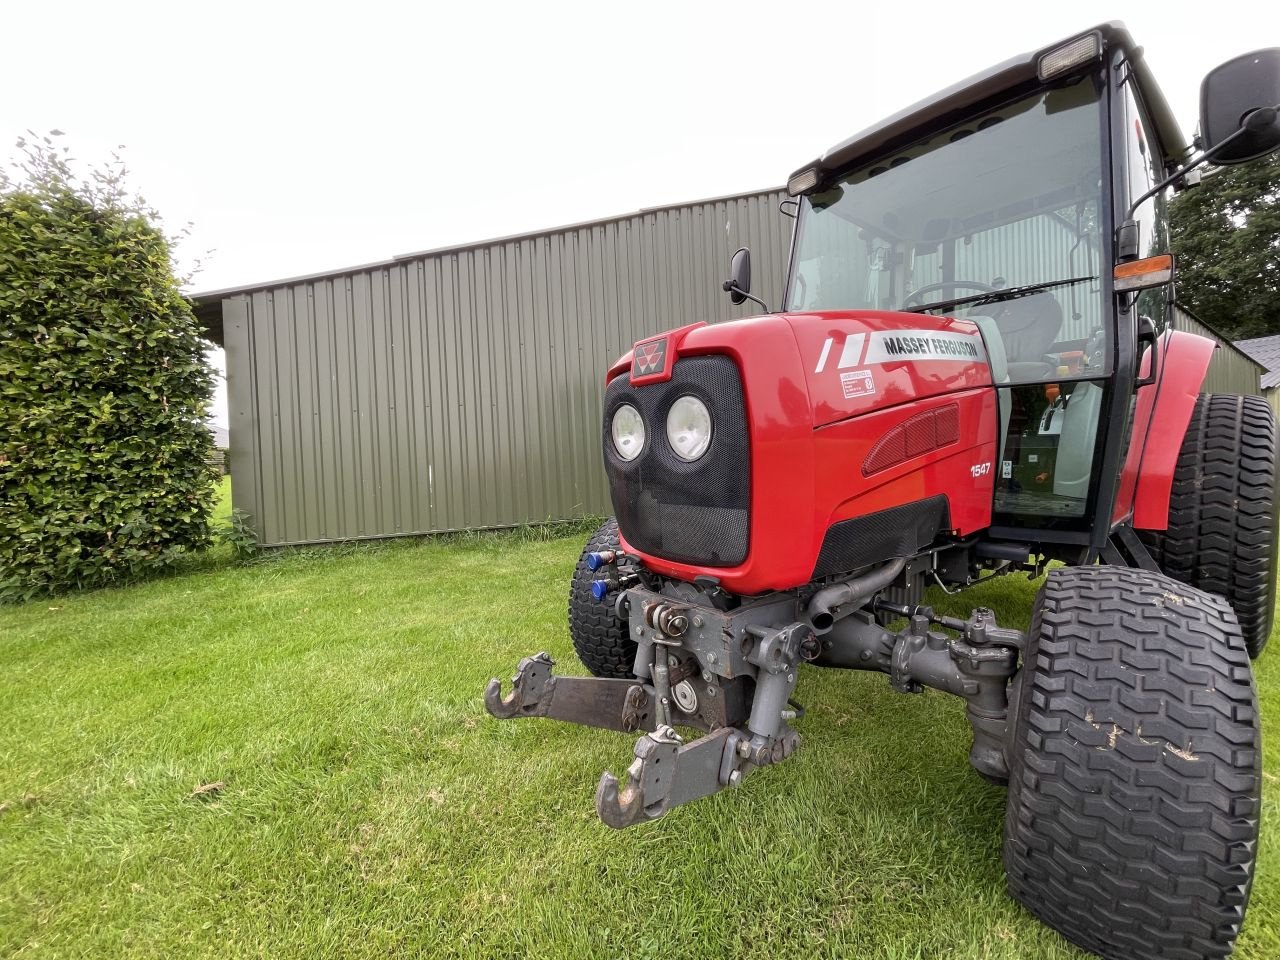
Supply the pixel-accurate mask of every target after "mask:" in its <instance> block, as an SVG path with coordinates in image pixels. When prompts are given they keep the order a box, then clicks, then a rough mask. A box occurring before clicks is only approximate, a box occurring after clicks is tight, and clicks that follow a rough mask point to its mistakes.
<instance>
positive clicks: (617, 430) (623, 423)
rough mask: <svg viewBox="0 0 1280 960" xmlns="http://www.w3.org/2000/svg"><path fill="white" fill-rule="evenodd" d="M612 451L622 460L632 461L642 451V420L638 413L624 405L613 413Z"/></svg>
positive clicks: (633, 408)
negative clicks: (615, 451)
mask: <svg viewBox="0 0 1280 960" xmlns="http://www.w3.org/2000/svg"><path fill="white" fill-rule="evenodd" d="M612 429H613V449H614V450H617V451H618V456H620V457H621V458H622V459H623V460H634V459H635V458H636V457H638V456H640V451H641V450H643V449H644V418H643V417H641V416H640V411H639V410H637V409H636V408H635V407H633V406H631V404H629V403H624V404H623V405H622V406H620V407H619V408H618V409H617V410H615V411H613V424H612Z"/></svg>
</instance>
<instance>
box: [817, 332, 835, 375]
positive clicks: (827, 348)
mask: <svg viewBox="0 0 1280 960" xmlns="http://www.w3.org/2000/svg"><path fill="white" fill-rule="evenodd" d="M830 352H831V338H830V337H827V342H826V343H824V344H823V345H822V356H820V357H818V365H817V366H816V367H815V368H814V370H813V372H814V373H821V372H822V368H823V367H825V366H826V365H827V354H828V353H830Z"/></svg>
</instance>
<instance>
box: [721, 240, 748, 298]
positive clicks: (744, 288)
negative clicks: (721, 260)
mask: <svg viewBox="0 0 1280 960" xmlns="http://www.w3.org/2000/svg"><path fill="white" fill-rule="evenodd" d="M722 286H723V288H724V291H725V292H726V293H728V294H729V299H730V300H732V301H733V302H734V303H735V304H739V303H742V302H743V301H744V300H746V299H747V294H749V293H750V292H751V251H750V250H748V249H747V248H746V247H739V248H738V249H737V251H736V252H735V253H734V255H733V257H732V258H731V259H730V260H729V279H728V280H726V281H725V282H724V283H723V284H722Z"/></svg>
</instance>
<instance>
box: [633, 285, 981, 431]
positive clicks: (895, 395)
mask: <svg viewBox="0 0 1280 960" xmlns="http://www.w3.org/2000/svg"><path fill="white" fill-rule="evenodd" d="M784 329H785V330H786V331H789V332H790V334H791V337H790V339H792V340H793V344H785V346H784V342H785V340H786V339H788V338H787V337H786V336H785V334H784V333H783V331H784ZM757 338H758V339H759V340H761V341H764V342H768V343H770V344H771V345H772V348H771V352H769V353H768V354H766V356H765V357H759V355H757V354H756V352H755V351H753V350H751V349H750V348H749V346H748V345H749V344H751V342H752V341H753V340H754V339H757ZM787 348H789V349H787ZM780 349H782V350H784V353H785V354H790V356H784V355H782V354H780V353H779V352H778V351H779V350H780ZM711 352H724V353H727V354H729V355H731V356H733V357H734V359H735V360H736V361H737V362H738V365H739V367H741V368H743V369H742V373H743V376H744V377H745V378H747V380H748V382H749V383H750V382H753V381H755V382H758V381H759V380H760V378H761V377H772V378H775V379H777V380H780V381H781V380H784V379H786V378H784V377H783V376H782V374H783V371H784V369H785V370H787V372H789V373H791V374H792V376H791V379H790V385H791V386H792V387H794V386H798V385H799V383H798V382H797V381H802V382H803V386H804V390H805V394H806V396H807V398H808V406H809V418H810V422H811V424H812V426H814V427H822V426H826V425H828V424H832V423H838V422H840V421H842V420H847V419H849V418H851V417H856V416H860V415H861V414H864V413H870V412H872V411H874V410H880V409H884V408H886V407H893V406H897V405H899V404H902V403H907V402H909V401H912V400H921V399H924V398H927V397H933V396H937V395H939V394H943V393H951V392H953V391H957V390H966V389H969V388H971V387H982V386H989V385H990V384H991V383H992V379H991V368H990V366H989V364H988V361H987V350H986V346H985V344H984V343H983V340H982V336H981V334H980V333H979V331H978V327H977V325H976V324H974V323H973V322H972V321H969V320H957V319H954V318H952V317H936V316H933V315H931V314H921V313H894V312H886V311H872V310H832V311H818V312H813V313H780V314H768V315H764V316H758V317H748V318H746V319H744V320H736V321H733V322H730V323H718V324H715V325H714V326H708V325H707V324H702V323H696V324H692V325H690V326H687V327H681V328H679V329H677V330H671V331H668V332H666V333H663V334H660V335H658V336H656V337H649V338H647V339H645V340H641V341H639V342H638V343H637V344H636V345H635V347H634V348H633V349H632V350H631V351H630V352H628V353H627V354H625V355H624V356H622V357H621V358H619V360H618V361H617V363H615V364H614V365H613V366H612V367H611V368H610V370H609V377H608V379H610V380H611V379H613V377H615V376H617V375H618V374H620V373H623V372H626V373H628V374H629V375H630V377H631V382H632V383H634V384H637V385H643V384H645V383H654V382H661V381H663V380H665V379H668V378H669V377H670V373H671V368H672V366H673V365H674V363H675V361H676V359H677V358H678V357H680V356H683V355H691V354H705V353H711ZM753 355H756V357H757V359H756V360H755V361H754V362H752V360H751V357H752V356H753ZM761 361H764V362H765V363H766V366H765V368H764V369H758V368H756V364H757V363H760V362H761Z"/></svg>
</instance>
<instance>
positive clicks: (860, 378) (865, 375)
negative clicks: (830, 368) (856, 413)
mask: <svg viewBox="0 0 1280 960" xmlns="http://www.w3.org/2000/svg"><path fill="white" fill-rule="evenodd" d="M840 388H841V389H842V390H844V398H845V399H846V400H852V399H853V398H854V397H865V396H867V394H870V393H875V392H876V382H875V380H874V379H873V378H872V376H871V371H870V370H850V371H849V372H848V373H842V374H840Z"/></svg>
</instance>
